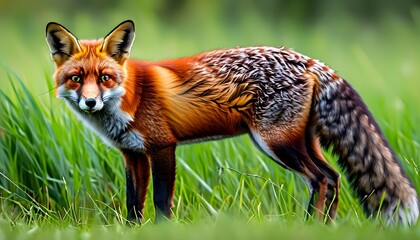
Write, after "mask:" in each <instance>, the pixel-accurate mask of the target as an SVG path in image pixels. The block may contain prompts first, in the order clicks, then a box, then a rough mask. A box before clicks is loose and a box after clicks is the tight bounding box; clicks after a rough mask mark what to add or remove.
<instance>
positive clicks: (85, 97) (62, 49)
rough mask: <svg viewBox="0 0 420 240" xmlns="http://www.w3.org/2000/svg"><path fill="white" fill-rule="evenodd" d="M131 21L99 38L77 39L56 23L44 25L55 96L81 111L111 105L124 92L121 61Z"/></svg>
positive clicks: (125, 56) (127, 47) (131, 35)
mask: <svg viewBox="0 0 420 240" xmlns="http://www.w3.org/2000/svg"><path fill="white" fill-rule="evenodd" d="M134 36H135V34H134V23H133V22H132V21H131V20H127V21H124V22H122V23H120V24H119V25H118V26H117V27H115V28H114V29H113V30H112V31H111V32H110V33H109V34H108V35H106V36H105V38H103V39H100V40H80V41H79V40H78V39H77V38H76V37H75V36H74V35H73V34H72V33H71V32H70V31H69V30H67V29H66V28H65V27H63V26H62V25H60V24H58V23H54V22H50V23H48V24H47V27H46V38H47V43H48V46H49V48H50V52H51V56H52V59H53V60H54V62H55V65H56V70H55V73H54V80H55V84H56V95H57V97H59V98H64V99H66V100H67V102H68V103H69V104H70V105H71V106H72V107H73V108H76V109H78V110H80V111H82V112H85V113H94V112H97V111H101V110H103V109H104V108H106V107H113V106H110V105H114V106H115V105H116V104H118V103H119V102H120V100H121V97H122V96H123V95H124V93H125V91H124V87H123V85H122V84H123V81H124V79H125V78H126V71H125V67H124V64H125V62H126V60H127V59H128V56H129V54H130V50H131V46H132V45H133V41H134Z"/></svg>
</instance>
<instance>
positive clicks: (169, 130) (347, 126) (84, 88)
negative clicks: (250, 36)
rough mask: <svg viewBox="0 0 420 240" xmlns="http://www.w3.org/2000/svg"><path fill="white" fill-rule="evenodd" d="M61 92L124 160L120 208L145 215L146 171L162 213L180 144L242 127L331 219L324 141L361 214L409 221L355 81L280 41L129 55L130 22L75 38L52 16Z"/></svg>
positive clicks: (404, 190)
mask: <svg viewBox="0 0 420 240" xmlns="http://www.w3.org/2000/svg"><path fill="white" fill-rule="evenodd" d="M46 32H47V33H46V34H47V42H48V44H49V47H50V50H51V54H52V58H53V60H54V62H55V64H56V71H55V74H54V79H55V84H56V89H57V91H56V92H57V96H58V97H59V98H63V99H65V100H66V102H67V103H68V105H69V106H70V107H71V109H72V110H73V111H74V112H75V113H76V114H77V115H78V116H79V117H80V119H82V120H83V121H84V123H86V124H87V125H88V126H90V127H91V128H92V129H93V130H94V131H95V132H96V133H97V134H98V135H100V136H101V137H102V138H103V139H104V141H105V142H107V143H109V144H110V145H112V146H115V147H116V148H118V149H120V150H121V152H122V154H123V156H124V160H125V168H126V185H127V186H126V187H127V209H128V217H129V218H130V219H138V220H141V218H142V216H143V213H142V210H143V207H144V202H145V197H146V190H147V186H148V182H149V178H150V169H151V170H152V176H153V184H154V197H153V199H154V204H155V208H156V217H157V219H160V218H162V217H170V215H171V208H172V206H173V203H172V198H173V194H174V183H175V148H176V146H177V145H178V144H182V143H188V142H194V141H202V140H207V139H217V138H222V137H229V136H234V135H238V134H243V133H248V134H249V135H250V137H251V139H252V140H253V141H254V143H255V144H256V146H257V147H259V148H260V149H261V150H262V151H263V152H264V153H266V154H267V155H268V156H269V157H270V158H272V159H273V160H274V161H275V162H277V163H278V164H280V165H281V166H283V167H285V168H287V169H290V170H292V171H294V172H296V173H297V174H299V175H300V176H302V177H303V179H304V180H305V182H306V183H307V185H308V188H309V192H310V201H309V207H308V212H309V213H311V214H312V213H314V214H315V215H317V216H319V217H321V218H322V217H327V218H328V219H334V218H335V217H336V212H337V206H338V201H339V189H340V175H339V174H338V173H337V172H336V171H335V170H334V169H332V168H331V167H330V165H329V164H328V163H327V161H326V160H325V158H324V157H323V155H322V152H321V149H320V144H321V145H323V146H324V147H330V146H331V147H332V148H333V150H334V152H335V153H336V154H337V155H338V157H339V160H338V161H339V164H340V165H341V166H342V167H343V168H344V170H345V172H346V173H347V175H348V177H349V180H350V182H351V185H352V188H353V190H354V192H355V193H356V195H357V196H358V197H359V199H360V201H361V204H362V205H363V208H364V210H365V212H366V214H367V215H373V214H378V213H379V214H380V215H381V216H382V218H383V219H385V220H386V223H387V224H393V223H396V222H399V223H401V224H404V225H411V224H414V223H415V222H416V221H417V218H418V215H419V206H418V197H417V193H416V190H415V188H414V187H413V185H412V183H411V181H410V180H409V178H408V177H407V176H406V174H405V172H404V170H403V168H402V166H401V164H400V162H399V160H398V159H397V157H396V155H395V153H394V152H393V150H392V149H391V148H390V146H389V144H388V143H387V141H386V139H385V138H384V136H383V134H382V133H381V130H380V129H379V127H378V124H377V123H376V122H375V120H374V119H373V117H372V115H371V114H370V112H369V111H368V109H367V107H366V105H365V104H364V103H363V101H362V100H361V98H360V97H359V95H358V94H357V93H356V92H355V91H354V90H353V89H352V87H351V86H350V85H349V84H348V83H347V82H346V81H345V80H344V79H342V78H341V77H339V76H338V75H336V74H335V73H334V71H333V70H331V69H330V68H329V67H327V66H326V65H324V64H323V63H321V62H319V61H317V60H314V59H311V58H309V57H306V56H304V55H302V54H299V53H296V52H294V51H292V50H290V49H287V48H273V47H250V48H235V49H228V50H215V51H210V52H206V53H202V54H198V55H195V56H192V57H185V58H179V59H173V60H164V61H160V62H147V61H140V60H132V59H129V58H128V57H129V53H130V49H131V47H132V43H133V41H134V24H133V22H132V21H125V22H123V23H121V24H120V25H118V26H117V27H116V28H115V29H114V30H112V31H111V32H110V33H109V34H108V35H107V36H106V37H105V38H104V39H100V40H80V41H79V40H77V38H76V37H75V36H74V35H73V34H72V33H70V31H68V30H67V29H66V28H64V27H63V26H61V25H59V24H57V23H49V24H48V25H47V29H46Z"/></svg>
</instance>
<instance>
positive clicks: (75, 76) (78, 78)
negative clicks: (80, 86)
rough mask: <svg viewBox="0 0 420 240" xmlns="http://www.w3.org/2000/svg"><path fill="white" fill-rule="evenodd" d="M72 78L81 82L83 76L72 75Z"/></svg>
mask: <svg viewBox="0 0 420 240" xmlns="http://www.w3.org/2000/svg"><path fill="white" fill-rule="evenodd" d="M70 80H72V81H73V82H80V80H81V77H80V76H79V75H72V76H71V77H70Z"/></svg>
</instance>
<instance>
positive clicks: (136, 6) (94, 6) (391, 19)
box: [0, 0, 420, 93]
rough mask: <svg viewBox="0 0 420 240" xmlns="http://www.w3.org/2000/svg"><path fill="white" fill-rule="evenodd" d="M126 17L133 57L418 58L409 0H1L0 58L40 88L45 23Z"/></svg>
mask: <svg viewBox="0 0 420 240" xmlns="http://www.w3.org/2000/svg"><path fill="white" fill-rule="evenodd" d="M125 19H132V20H134V22H135V23H136V27H137V39H136V42H135V45H134V48H133V53H132V56H133V57H137V58H143V59H149V60H158V59H162V58H170V57H178V56H183V55H189V54H194V53H198V52H201V51H206V50H211V49H214V48H228V47H236V46H249V45H273V46H281V45H286V46H287V47H292V48H294V49H295V50H297V51H299V52H302V53H304V54H306V55H309V56H312V57H315V58H318V59H321V60H322V61H324V62H326V63H327V64H329V65H330V66H331V67H333V68H335V69H337V70H339V72H343V73H344V76H345V77H347V76H352V75H351V74H350V72H352V71H361V70H362V71H363V69H355V68H354V66H350V67H348V68H347V66H348V64H347V61H346V60H345V59H346V58H351V56H350V55H359V56H358V58H359V60H360V61H364V60H363V58H364V57H363V56H362V55H364V54H366V56H367V57H368V58H370V56H374V57H376V56H378V55H379V57H378V58H377V59H370V60H371V61H370V62H372V64H373V66H367V65H365V67H366V68H368V67H374V68H376V70H375V71H376V72H378V74H381V73H382V70H383V69H388V68H390V67H394V68H395V71H394V74H395V76H394V77H398V76H399V75H402V74H410V73H411V72H412V69H413V68H416V67H417V66H413V65H410V64H411V63H410V62H413V61H411V60H412V58H416V59H417V60H418V58H419V57H420V50H419V48H420V47H419V44H418V42H419V40H420V34H419V33H420V30H419V28H420V2H419V1H416V0H399V1H392V0H386V1H375V0H355V1H336V0H314V1H311V0H295V1H294V0H278V1H274V0H258V1H256V0H242V1H235V0H213V1H196V0H176V1H165V0H155V1H137V0H121V1H114V0H92V1H88V0H73V1H64V0H37V1H24V0H14V1H12V0H0V36H1V38H0V39H1V40H0V41H1V44H0V61H1V62H2V64H4V65H7V66H8V67H10V68H11V69H13V70H14V71H16V72H17V73H18V74H19V75H20V76H22V77H23V78H24V80H25V81H26V82H27V83H28V84H29V86H33V87H36V88H35V90H37V91H39V92H40V93H42V92H45V90H48V89H47V87H46V85H45V83H44V81H42V80H43V79H45V77H44V76H45V74H51V73H52V71H53V65H52V62H51V61H50V59H49V54H48V48H47V45H46V44H45V40H44V37H45V30H44V28H45V25H46V24H47V23H48V22H50V21H56V22H59V23H61V24H63V25H64V26H66V27H67V28H68V29H70V30H71V31H72V32H73V33H74V34H75V35H76V36H78V37H79V38H99V37H103V36H105V34H107V33H108V32H109V31H110V30H111V29H112V28H113V27H114V26H116V24H118V23H119V22H121V21H123V20H125ZM382 36H386V38H383V37H382ZM377 41H380V43H379V44H376V42H377ZM384 46H386V48H383V47H384ZM407 46H410V48H407ZM400 51H402V52H400ZM378 52H380V54H377V53H378ZM365 60H366V59H365ZM395 60H398V61H395ZM400 60H403V61H400ZM414 62H415V61H414ZM363 64H367V63H366V62H365V63H363ZM357 77H358V76H357ZM368 77H369V76H368ZM374 77H375V76H374ZM376 78H378V76H376ZM366 80H367V78H366ZM359 81H360V79H359ZM369 81H372V80H369ZM395 82H397V81H395ZM7 85H8V83H7V81H4V80H2V81H0V87H1V88H6V87H7Z"/></svg>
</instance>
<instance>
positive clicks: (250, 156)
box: [0, 15, 420, 240]
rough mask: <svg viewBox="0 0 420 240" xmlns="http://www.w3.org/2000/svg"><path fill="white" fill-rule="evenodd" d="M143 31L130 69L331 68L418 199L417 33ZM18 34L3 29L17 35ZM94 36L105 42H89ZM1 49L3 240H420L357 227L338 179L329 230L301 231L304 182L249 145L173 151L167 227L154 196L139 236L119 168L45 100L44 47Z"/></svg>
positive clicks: (85, 30) (18, 43)
mask: <svg viewBox="0 0 420 240" xmlns="http://www.w3.org/2000/svg"><path fill="white" fill-rule="evenodd" d="M416 16H417V15H416ZM77 19H78V20H76V21H75V22H73V27H77V28H75V29H73V28H71V30H72V32H73V33H75V34H76V35H78V36H81V37H83V36H84V35H83V34H87V35H88V34H91V35H88V36H87V37H93V36H97V35H95V34H106V33H107V31H109V30H110V29H112V27H113V25H115V24H117V23H118V21H117V20H115V19H116V17H115V16H114V17H113V18H111V20H112V21H111V20H107V21H108V22H106V24H105V23H104V24H99V25H100V26H97V25H96V24H93V23H94V22H95V21H94V20H92V19H90V18H87V17H86V18H83V16H82V18H77ZM87 19H90V20H91V21H88V20H87ZM118 19H119V18H118ZM151 19H152V20H153V18H151ZM151 19H150V18H146V19H145V20H144V21H143V22H146V23H142V21H136V23H137V22H140V23H142V24H139V25H140V26H139V27H138V28H137V29H138V30H137V31H138V37H137V39H136V43H135V46H134V48H133V54H132V56H133V57H141V58H143V59H162V58H168V57H176V56H182V55H187V54H193V53H197V52H200V51H205V50H209V49H213V48H219V47H235V46H237V45H241V46H248V45H275V46H278V45H282V44H284V45H287V46H289V47H293V48H294V49H295V50H297V51H299V52H302V53H304V54H307V55H309V56H312V57H315V58H318V59H321V60H322V61H324V62H326V63H327V64H328V65H330V66H331V67H332V68H334V69H336V70H338V73H339V74H340V75H342V76H343V77H345V78H346V79H347V80H348V81H349V82H350V83H351V84H352V85H353V86H354V87H355V88H356V89H357V90H358V92H360V93H361V95H362V97H363V99H364V100H365V101H366V103H367V105H368V106H369V107H370V109H371V111H372V113H373V115H374V116H375V117H376V119H377V121H378V122H379V124H380V126H381V127H382V130H383V131H384V133H385V135H386V136H387V138H388V140H389V142H390V144H391V146H392V147H393V148H394V149H395V150H396V152H397V154H398V155H399V156H400V158H401V160H402V163H403V165H404V168H405V169H406V171H407V173H408V175H409V176H410V177H411V179H412V180H413V183H414V185H415V187H416V189H417V190H420V177H419V172H418V165H419V164H420V124H419V122H420V112H419V105H420V98H419V97H418V90H419V89H420V83H419V78H418V76H420V68H418V67H417V66H420V49H419V47H418V39H419V36H420V31H419V27H418V26H419V24H418V22H417V25H416V24H407V23H404V22H398V21H394V20H395V19H390V20H384V22H383V23H382V24H379V25H378V26H376V27H369V26H364V25H363V24H360V23H354V22H350V23H347V22H345V21H346V20H340V21H341V22H340V21H338V22H336V23H335V24H336V25H333V24H329V25H328V24H327V25H313V26H311V27H302V26H300V25H297V24H293V23H290V22H287V23H284V24H283V25H282V27H281V28H277V27H273V26H266V25H264V22H262V21H261V20H259V19H258V18H255V16H254V17H252V16H251V17H250V18H247V19H245V20H244V21H245V22H244V23H243V24H242V25H241V26H240V27H238V28H236V29H231V28H229V27H226V26H224V25H223V24H222V23H220V22H217V21H215V22H204V23H203V24H204V25H202V26H201V25H200V26H199V27H198V26H196V27H193V26H190V25H188V24H186V23H184V22H181V23H174V27H173V28H169V27H167V26H166V27H165V26H161V25H159V24H157V23H152V22H153V21H152V20H151ZM416 19H420V18H416ZM50 20H51V19H50ZM155 20H156V19H155ZM85 22H90V23H91V25H86V24H84V23H85ZM36 23H37V24H39V25H40V24H41V23H40V22H39V21H38V22H36ZM45 23H46V21H45ZM96 23H97V22H96ZM108 23H109V24H108ZM344 23H345V24H344ZM42 24H44V23H42ZM63 24H65V22H63ZM148 24H152V25H148ZM340 24H341V25H340ZM16 26H18V25H17V24H15V25H13V24H11V25H10V26H7V27H5V28H2V29H3V31H10V32H14V31H15V32H16V31H18V30H16V29H18V28H15V27H16ZM185 26H189V27H190V28H186V29H183V27H184V28H185ZM333 26H346V27H345V28H344V27H343V28H339V27H335V28H334V27H333ZM38 27H39V26H38ZM95 27H100V30H98V32H97V33H96V30H95V33H92V29H96V28H95ZM4 29H5V30H4ZM203 29H209V30H203ZM249 29H253V30H252V31H257V30H256V29H258V30H259V32H260V34H253V33H249ZM39 31H40V32H42V31H43V25H42V27H39ZM198 31H200V33H201V34H196V32H198ZM192 32H193V33H194V34H192ZM42 34H43V32H42ZM42 34H39V35H42ZM35 36H36V37H35ZM9 38H10V40H11V41H10V42H12V43H11V44H12V45H11V46H9V45H8V46H7V47H4V46H2V47H0V53H5V54H4V55H1V56H0V57H1V58H0V61H1V62H0V63H1V65H2V68H3V69H2V70H0V86H1V90H0V240H1V239H12V238H16V239H48V238H50V237H54V238H63V239H93V238H95V239H98V238H103V239H115V238H122V237H123V238H124V239H125V238H127V239H134V238H146V239H150V238H156V239H162V238H165V237H168V238H170V237H172V238H173V237H174V236H178V237H180V238H184V239H196V238H197V237H200V238H203V239H205V238H209V239H210V238H228V239H231V238H241V239H251V238H252V239H260V238H261V239H269V238H276V239H278V238H284V239H290V238H293V239H311V238H312V239H314V238H323V239H337V238H342V239H359V238H368V237H369V238H372V236H373V237H374V238H377V239H391V238H392V239H395V237H404V238H413V239H414V238H419V236H420V226H419V224H417V225H416V226H413V227H412V228H410V229H403V228H399V227H397V228H392V229H384V228H383V226H382V223H381V222H380V221H379V220H377V219H368V218H366V216H364V215H363V213H362V211H361V208H360V206H359V204H358V201H357V199H355V198H354V196H353V194H352V193H351V191H350V190H349V187H348V183H347V182H346V180H345V178H343V182H342V192H341V196H342V198H341V199H340V205H339V212H338V218H337V221H336V223H334V224H332V225H329V226H325V225H323V224H321V223H317V222H313V223H307V222H305V221H304V215H305V209H306V204H307V201H308V191H307V189H306V186H305V184H304V183H303V181H302V180H301V179H300V178H299V177H297V176H296V175H294V174H293V173H291V172H289V171H286V170H284V169H282V168H281V167H279V166H278V165H276V164H275V163H273V162H272V161H271V160H270V159H268V158H267V157H266V156H264V155H263V154H262V153H261V152H259V151H258V150H257V149H256V148H254V146H253V145H252V143H251V141H250V139H249V138H248V137H247V136H240V137H236V138H232V139H226V140H222V141H216V142H208V143H201V144H195V145H188V146H180V147H178V149H177V152H176V154H177V183H176V197H175V208H174V209H173V211H174V214H173V215H174V219H173V220H171V221H170V222H169V223H166V224H161V225H154V224H153V221H154V209H153V202H152V199H151V193H152V191H153V187H152V186H151V187H150V188H149V193H148V198H147V202H146V209H145V223H144V224H143V225H142V226H132V227H129V226H130V225H131V223H127V222H126V220H125V218H124V217H125V215H126V209H125V174H124V166H123V160H122V157H121V155H120V154H119V152H118V151H116V150H115V149H111V148H109V147H107V146H106V145H104V144H103V143H102V142H101V141H100V139H99V138H97V137H96V136H95V135H94V134H93V133H92V132H90V131H89V130H88V129H85V128H84V127H83V126H82V123H81V122H79V121H78V120H77V118H76V117H75V116H74V115H73V114H72V113H71V112H70V111H69V110H68V109H67V107H66V106H65V103H64V102H63V101H60V100H57V99H55V97H54V96H53V95H54V94H53V91H50V90H49V89H52V88H53V86H52V79H51V74H52V72H53V69H52V63H51V61H50V60H49V59H48V50H47V47H46V44H45V42H44V40H43V39H42V38H43V36H42V37H40V36H38V35H36V34H34V33H33V34H32V35H30V37H25V38H24V37H22V36H21V35H20V34H19V33H15V34H11V35H10V36H9ZM196 43H199V44H196ZM13 44H14V45H13ZM32 46H37V47H36V48H33V47H32ZM23 56H24V57H23ZM23 61H28V62H30V63H31V64H25V62H23ZM15 72H16V73H15ZM325 155H326V156H327V157H328V159H329V160H330V162H331V164H332V165H333V166H334V167H335V168H336V169H338V167H337V166H336V164H335V159H336V158H335V157H334V156H332V155H331V153H330V152H329V151H328V150H327V151H326V152H325ZM127 225H129V226H127Z"/></svg>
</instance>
